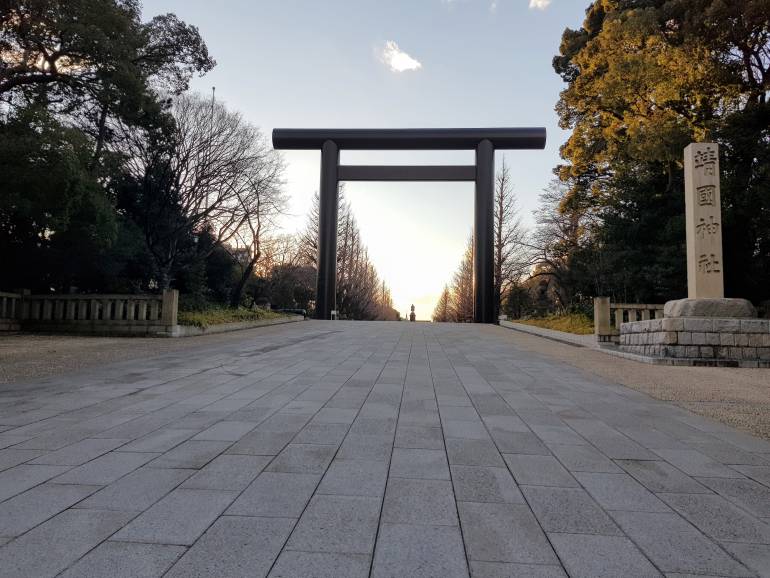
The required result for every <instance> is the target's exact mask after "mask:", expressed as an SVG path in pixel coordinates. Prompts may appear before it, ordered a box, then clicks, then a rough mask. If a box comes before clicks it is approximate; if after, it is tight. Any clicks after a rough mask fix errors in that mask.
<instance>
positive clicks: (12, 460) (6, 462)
mask: <svg viewBox="0 0 770 578" xmlns="http://www.w3.org/2000/svg"><path fill="white" fill-rule="evenodd" d="M43 453H45V452H44V451H43V450H14V449H12V448H11V449H5V450H0V472H2V471H4V470H7V469H10V468H12V467H14V466H18V465H19V464H23V463H25V462H28V461H30V460H33V459H35V458H36V457H38V456H40V455H41V454H43Z"/></svg>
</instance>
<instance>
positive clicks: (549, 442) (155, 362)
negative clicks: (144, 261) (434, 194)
mask: <svg viewBox="0 0 770 578" xmlns="http://www.w3.org/2000/svg"><path fill="white" fill-rule="evenodd" d="M511 334H512V332H510V331H509V330H506V329H501V328H496V327H480V326H471V325H429V324H421V323H420V324H408V323H400V324H398V323H345V322H336V323H331V322H307V323H303V324H296V325H289V326H282V327H274V328H268V329H264V330H261V331H257V332H248V333H244V339H243V340H242V341H239V342H237V343H235V344H233V343H229V344H227V345H226V346H201V347H193V348H192V349H189V350H187V351H184V352H181V351H180V352H175V353H169V354H165V355H162V356H159V357H155V358H152V359H149V360H147V361H145V362H137V361H136V360H134V361H131V362H124V363H118V364H112V365H109V366H106V367H103V368H101V369H98V370H89V371H88V372H84V373H81V374H78V375H68V376H61V377H59V378H56V379H48V380H44V381H39V382H36V383H24V384H15V385H14V384H11V385H4V386H0V448H4V449H0V544H4V545H3V546H2V547H0V576H12V577H14V578H16V577H37V576H55V575H61V576H67V577H89V576H95V577H120V576H161V575H164V576H169V577H193V576H216V577H225V576H238V577H240V576H266V575H269V576H273V577H278V576H286V577H288V576H301V577H306V576H319V577H320V576H328V577H334V578H342V577H347V576H351V577H354V576H367V575H372V576H377V577H385V576H393V577H404V576H410V577H411V576H439V577H442V578H451V577H454V576H468V574H469V573H470V574H472V575H473V576H474V577H493V576H494V577H503V576H527V577H550V576H565V575H570V576H612V577H620V576H633V577H639V576H660V575H666V576H684V575H701V576H704V575H710V576H756V575H758V574H759V575H764V576H768V575H770V526H768V522H770V444H767V443H765V442H763V441H760V440H758V439H755V438H752V437H751V436H748V435H746V434H741V433H739V432H737V431H735V430H732V429H730V428H728V427H726V426H723V425H720V424H717V423H715V422H711V421H708V420H706V419H704V418H700V417H697V416H694V415H693V414H690V413H688V412H686V411H684V410H682V409H679V408H676V407H674V406H672V405H669V404H666V403H663V402H659V401H655V400H652V399H651V398H649V397H647V396H645V395H643V394H641V393H638V392H635V391H632V390H630V389H627V388H624V387H621V386H618V385H614V384H612V383H607V382H603V381H602V380H601V379H599V378H597V377H596V376H594V375H590V374H587V373H582V372H580V371H579V370H577V369H575V368H574V367H571V366H569V365H566V364H560V363H555V362H554V361H553V360H551V359H548V358H545V357H538V356H536V355H533V354H532V353H531V352H526V351H523V350H520V349H517V348H516V347H515V346H514V344H513V340H512V337H511ZM763 572H764V574H762V573H763Z"/></svg>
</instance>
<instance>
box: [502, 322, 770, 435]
mask: <svg viewBox="0 0 770 578" xmlns="http://www.w3.org/2000/svg"><path fill="white" fill-rule="evenodd" d="M508 333H509V334H510V335H509V337H508V339H510V340H511V341H513V343H514V344H515V345H516V346H518V347H521V348H524V349H528V350H530V351H533V352H537V353H539V354H542V355H548V356H550V357H554V358H558V359H560V360H561V361H564V362H566V363H568V364H570V365H573V366H575V367H578V368H580V369H582V370H584V371H588V372H590V373H593V374H595V375H598V376H601V377H603V378H605V379H608V380H611V381H614V382H616V383H621V384H623V385H625V386H627V387H630V388H632V389H635V390H637V391H641V392H644V393H646V394H647V395H649V396H651V397H654V398H656V399H661V400H665V401H670V402H673V403H675V404H677V405H678V406H680V407H684V408H686V409H688V410H690V411H692V412H693V413H697V414H699V415H703V416H707V417H710V418H712V419H715V420H718V421H721V422H722V423H726V424H729V425H731V426H733V427H735V428H737V429H740V430H743V431H747V432H750V433H752V434H754V435H756V436H760V437H763V438H765V439H770V369H738V368H728V367H672V366H665V365H650V364H646V363H639V362H637V361H631V360H628V359H623V358H620V357H614V356H612V355H608V354H606V353H602V352H601V351H598V350H595V349H589V348H585V347H575V346H571V345H566V344H562V343H559V342H556V341H552V340H550V339H544V338H542V337H537V336H534V335H530V334H526V333H522V332H519V331H512V330H508Z"/></svg>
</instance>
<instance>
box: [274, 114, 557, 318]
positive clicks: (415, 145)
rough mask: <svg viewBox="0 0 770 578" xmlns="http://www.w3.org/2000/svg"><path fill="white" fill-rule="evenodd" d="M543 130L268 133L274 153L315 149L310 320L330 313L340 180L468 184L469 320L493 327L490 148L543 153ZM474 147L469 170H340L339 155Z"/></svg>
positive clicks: (492, 151) (299, 130)
mask: <svg viewBox="0 0 770 578" xmlns="http://www.w3.org/2000/svg"><path fill="white" fill-rule="evenodd" d="M545 139H546V131H545V129H544V128H537V127H531V128H405V129H361V128H359V129H304V128H276V129H274V130H273V147H274V148H276V149H295V150H313V149H315V150H320V151H321V186H320V189H319V197H320V207H319V224H318V283H317V290H316V317H318V318H319V319H331V317H332V311H334V310H335V309H336V280H337V257H336V255H337V210H338V204H339V182H340V181H475V183H476V192H475V204H474V213H475V214H474V229H473V279H474V282H473V294H474V295H473V300H474V310H473V317H474V321H476V322H477V323H494V322H495V317H496V311H495V300H494V253H493V248H494V185H495V149H502V150H505V149H519V150H533V149H544V148H545ZM345 149H347V150H475V151H476V164H475V165H460V166H458V165H454V166H452V165H438V166H424V165H423V166H340V150H345Z"/></svg>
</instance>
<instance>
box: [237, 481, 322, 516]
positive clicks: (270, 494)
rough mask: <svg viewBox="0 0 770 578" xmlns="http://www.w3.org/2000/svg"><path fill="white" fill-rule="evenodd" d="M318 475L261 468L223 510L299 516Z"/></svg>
mask: <svg viewBox="0 0 770 578" xmlns="http://www.w3.org/2000/svg"><path fill="white" fill-rule="evenodd" d="M320 479H321V476H320V475H308V474H285V473H278V472H262V473H261V474H259V476H258V477H257V479H256V480H254V481H253V482H252V483H251V485H249V487H247V488H246V489H245V490H244V491H243V493H242V494H241V495H240V496H238V499H237V500H235V502H234V503H233V505H232V506H230V508H228V510H227V512H226V513H227V514H228V515H233V516H278V517H285V518H299V516H300V514H302V511H303V510H304V509H305V506H306V505H307V503H308V500H310V496H311V495H313V492H314V491H315V489H316V486H317V485H318V482H319V480H320Z"/></svg>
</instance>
